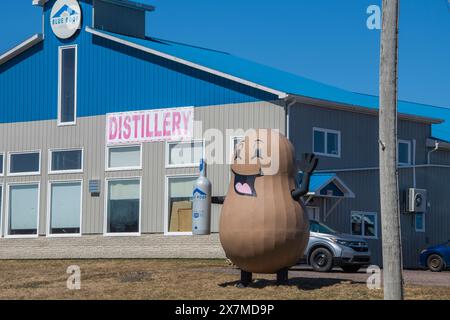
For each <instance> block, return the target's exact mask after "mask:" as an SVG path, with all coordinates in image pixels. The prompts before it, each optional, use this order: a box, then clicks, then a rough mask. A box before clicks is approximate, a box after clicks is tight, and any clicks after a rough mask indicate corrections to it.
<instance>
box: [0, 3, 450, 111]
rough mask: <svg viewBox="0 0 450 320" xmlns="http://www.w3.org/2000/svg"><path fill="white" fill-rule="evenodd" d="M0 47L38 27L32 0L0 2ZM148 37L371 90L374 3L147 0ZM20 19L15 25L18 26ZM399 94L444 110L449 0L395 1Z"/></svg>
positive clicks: (449, 83)
mask: <svg viewBox="0 0 450 320" xmlns="http://www.w3.org/2000/svg"><path fill="white" fill-rule="evenodd" d="M4 2H5V3H3V4H2V10H1V12H0V52H4V51H6V50H8V49H10V48H11V47H13V46H14V45H16V44H17V43H20V42H21V41H22V40H24V39H26V38H27V37H29V36H31V35H32V34H34V33H36V32H39V31H40V30H41V12H40V8H37V7H33V6H32V5H31V0H14V1H4ZM140 2H145V3H149V4H153V5H155V6H156V11H155V12H153V13H149V14H148V17H147V20H148V23H147V35H150V36H153V37H159V38H163V39H170V40H174V41H180V42H185V43H190V44H195V45H199V46H204V47H209V48H214V49H218V50H223V51H227V52H230V53H233V54H235V55H238V56H241V57H244V58H247V59H250V60H254V61H256V62H260V63H263V64H266V65H270V66H273V67H276V68H279V69H282V70H286V71H289V72H292V73H296V74H299V75H302V76H304V77H307V78H311V79H314V80H318V81H321V82H324V83H327V84H331V85H334V86H337V87H341V88H344V89H347V90H351V91H356V92H361V93H368V94H377V93H378V64H379V38H380V31H378V30H369V29H368V28H367V27H366V19H367V17H368V15H367V14H366V9H367V7H368V6H369V5H372V4H378V5H380V3H381V0H340V1H337V0H278V1H273V0H258V1H256V0H246V1H243V0H222V1H212V0H190V1H186V0H153V1H148V0H145V1H142V0H140ZM19 21H20V23H19ZM399 39H400V40H399V98H400V99H403V100H410V101H416V102H421V103H426V104H432V105H439V106H445V107H449V108H450V5H449V4H448V0H403V1H401V2H400V32H399Z"/></svg>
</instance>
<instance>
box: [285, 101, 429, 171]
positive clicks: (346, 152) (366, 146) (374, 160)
mask: <svg viewBox="0 0 450 320" xmlns="http://www.w3.org/2000/svg"><path fill="white" fill-rule="evenodd" d="M289 120H290V121H289V130H290V137H291V140H292V142H293V143H294V146H295V150H296V153H297V157H299V156H300V155H301V154H302V153H304V152H312V150H313V146H312V142H313V127H319V128H324V129H332V130H338V131H340V132H341V157H340V158H333V157H325V156H319V158H320V162H319V169H329V168H332V169H338V168H339V169H341V168H365V167H376V166H378V117H377V116H374V115H370V114H362V113H356V112H349V111H342V110H333V109H326V108H322V107H316V106H310V105H300V104H296V105H295V106H294V107H292V108H291V110H290V118H289ZM430 130H431V129H430V125H428V124H425V123H419V122H411V121H405V120H399V124H398V132H399V133H398V137H399V139H404V140H412V139H416V145H417V147H416V148H417V150H416V151H417V152H416V154H417V156H416V163H417V164H419V163H425V162H426V152H427V149H426V139H427V138H429V137H430Z"/></svg>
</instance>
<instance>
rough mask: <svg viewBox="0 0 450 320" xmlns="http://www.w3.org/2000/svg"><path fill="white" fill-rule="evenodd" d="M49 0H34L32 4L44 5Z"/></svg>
mask: <svg viewBox="0 0 450 320" xmlns="http://www.w3.org/2000/svg"><path fill="white" fill-rule="evenodd" d="M47 2H48V0H33V2H32V4H33V6H41V7H42V6H44V5H45V4H46V3H47Z"/></svg>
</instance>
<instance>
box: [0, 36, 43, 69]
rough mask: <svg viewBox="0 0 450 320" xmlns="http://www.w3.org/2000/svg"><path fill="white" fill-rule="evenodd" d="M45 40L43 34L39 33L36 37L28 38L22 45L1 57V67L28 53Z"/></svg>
mask: <svg viewBox="0 0 450 320" xmlns="http://www.w3.org/2000/svg"><path fill="white" fill-rule="evenodd" d="M43 40H44V35H43V34H42V33H37V34H35V35H34V36H32V37H30V38H28V39H27V40H25V41H24V42H22V43H20V44H19V45H17V46H15V47H14V48H12V49H11V50H9V51H7V52H5V53H4V54H2V55H1V56H0V65H2V64H4V63H5V62H7V61H9V60H11V59H13V58H15V57H17V56H18V55H19V54H21V53H23V52H25V51H27V50H28V49H30V48H31V47H33V46H35V45H36V44H38V43H39V42H41V41H43Z"/></svg>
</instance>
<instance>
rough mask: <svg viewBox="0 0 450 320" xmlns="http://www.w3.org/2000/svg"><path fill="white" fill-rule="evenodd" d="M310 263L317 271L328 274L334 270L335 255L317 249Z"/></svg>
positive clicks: (322, 249)
mask: <svg viewBox="0 0 450 320" xmlns="http://www.w3.org/2000/svg"><path fill="white" fill-rule="evenodd" d="M309 262H310V264H311V266H312V267H313V269H314V270H315V271H319V272H328V271H330V270H331V269H332V268H333V255H332V254H331V252H330V250H328V249H325V248H317V249H315V250H314V251H313V252H312V253H311V257H310V258H309Z"/></svg>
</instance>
